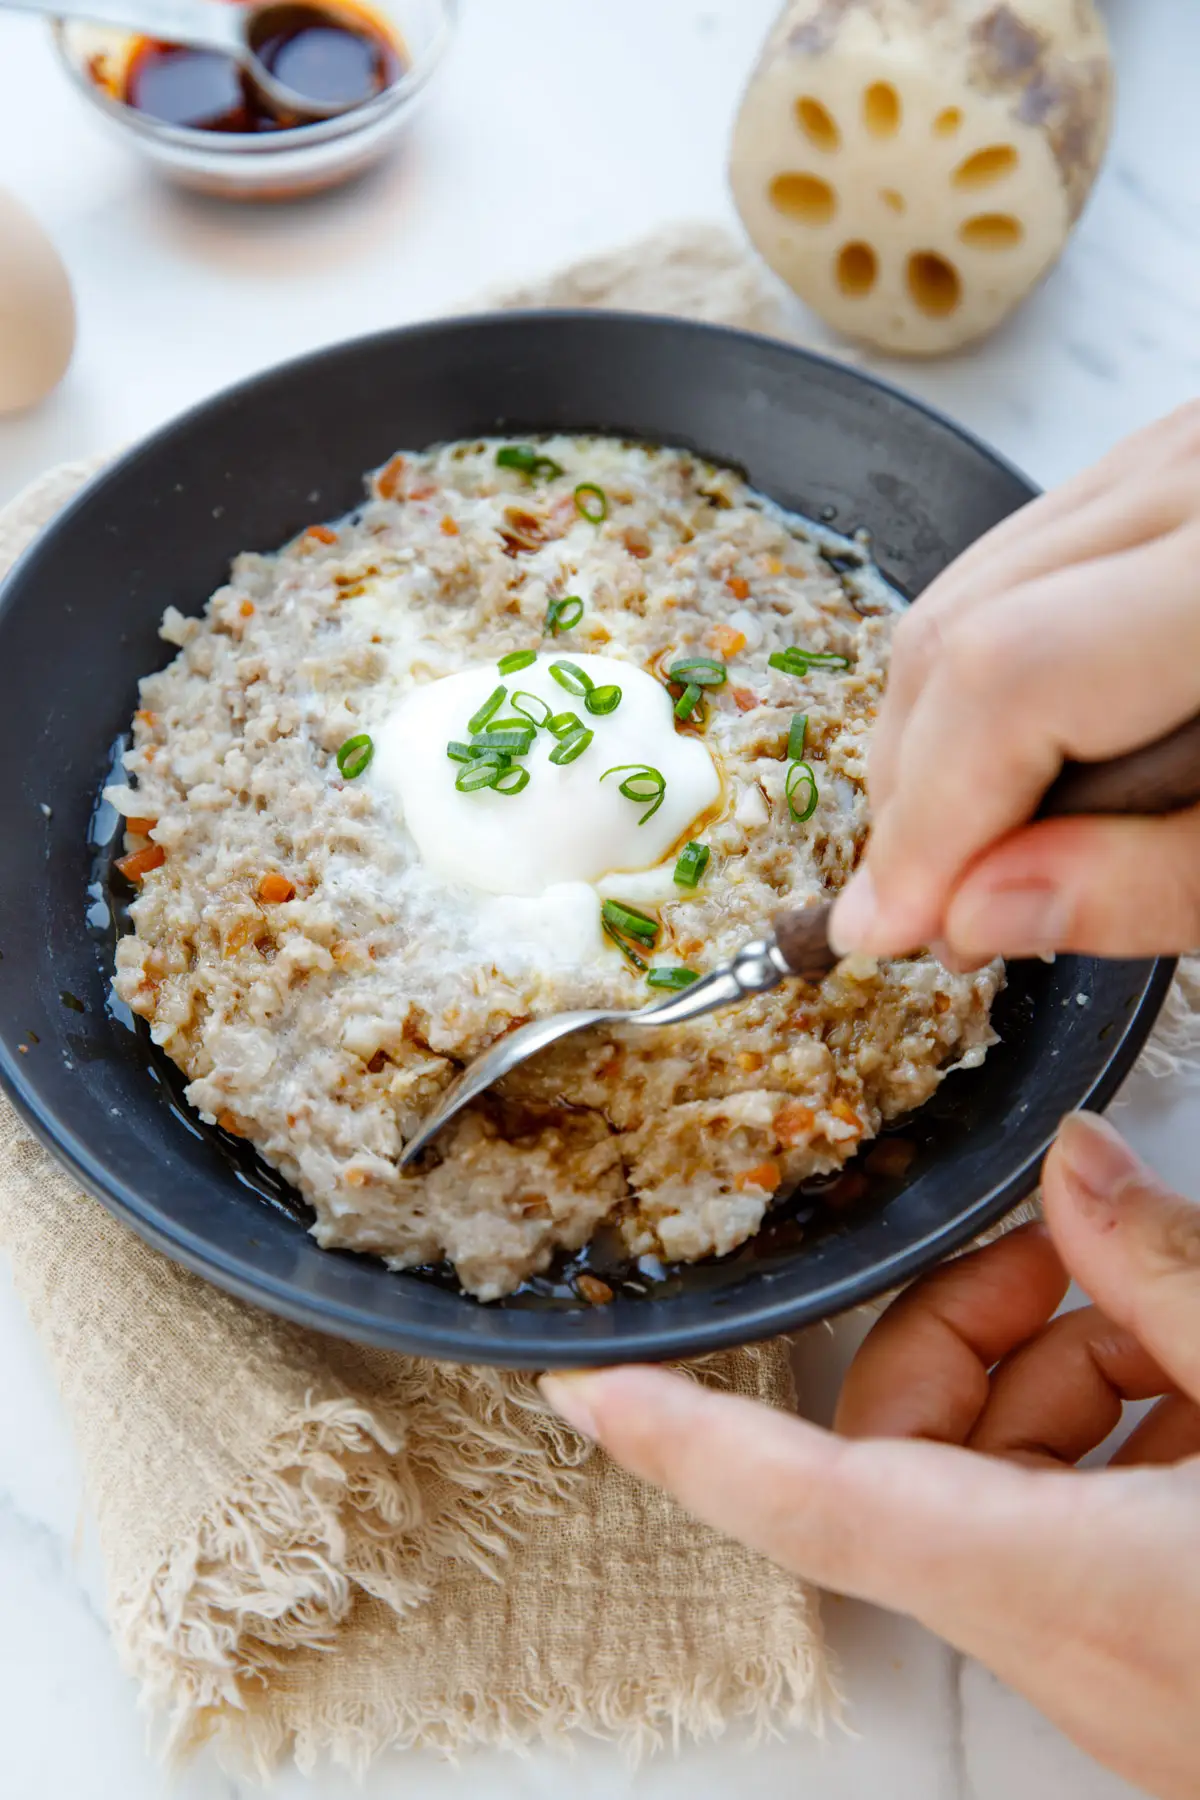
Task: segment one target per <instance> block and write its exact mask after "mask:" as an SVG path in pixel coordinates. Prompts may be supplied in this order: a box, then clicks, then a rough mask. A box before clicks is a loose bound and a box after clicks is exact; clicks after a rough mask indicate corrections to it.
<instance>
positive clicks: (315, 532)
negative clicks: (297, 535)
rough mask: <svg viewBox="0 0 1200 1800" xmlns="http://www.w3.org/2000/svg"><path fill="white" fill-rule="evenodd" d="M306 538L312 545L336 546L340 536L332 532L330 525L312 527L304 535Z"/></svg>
mask: <svg viewBox="0 0 1200 1800" xmlns="http://www.w3.org/2000/svg"><path fill="white" fill-rule="evenodd" d="M304 538H305V539H306V540H307V542H309V543H310V544H336V543H337V541H338V534H337V532H336V531H331V530H330V528H329V526H328V525H310V526H309V528H308V530H307V531H306V532H305V533H304Z"/></svg>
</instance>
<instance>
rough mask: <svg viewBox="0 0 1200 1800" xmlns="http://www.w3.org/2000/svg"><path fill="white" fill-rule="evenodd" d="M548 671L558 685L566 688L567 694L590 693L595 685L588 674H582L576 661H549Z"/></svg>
mask: <svg viewBox="0 0 1200 1800" xmlns="http://www.w3.org/2000/svg"><path fill="white" fill-rule="evenodd" d="M550 673H551V675H553V677H554V679H555V681H557V683H558V685H559V687H561V688H566V690H567V692H568V694H590V693H591V691H592V689H593V688H594V687H595V685H596V684H595V682H594V681H593V680H592V678H591V676H590V675H585V674H584V672H583V670H582V669H581V668H580V667H579V664H578V663H571V662H556V663H551V664H550Z"/></svg>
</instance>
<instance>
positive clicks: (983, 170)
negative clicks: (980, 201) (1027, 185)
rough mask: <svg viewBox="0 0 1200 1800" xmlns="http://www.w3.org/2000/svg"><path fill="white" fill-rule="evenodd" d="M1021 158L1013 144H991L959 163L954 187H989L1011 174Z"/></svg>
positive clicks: (955, 172)
mask: <svg viewBox="0 0 1200 1800" xmlns="http://www.w3.org/2000/svg"><path fill="white" fill-rule="evenodd" d="M1020 160H1021V158H1020V156H1019V154H1018V152H1017V151H1016V150H1014V148H1013V146H1012V145H1011V144H991V145H989V146H988V148H987V149H986V150H977V151H976V152H975V154H974V156H968V158H967V160H966V162H962V163H959V165H958V167H957V169H955V171H954V185H955V187H960V188H979V187H989V186H990V185H991V183H992V182H993V181H999V180H1000V179H1001V178H1002V177H1003V176H1005V175H1008V174H1011V172H1012V170H1013V169H1015V168H1016V166H1017V164H1018V163H1019V162H1020Z"/></svg>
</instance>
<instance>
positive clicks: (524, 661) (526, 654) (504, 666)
mask: <svg viewBox="0 0 1200 1800" xmlns="http://www.w3.org/2000/svg"><path fill="white" fill-rule="evenodd" d="M536 661H537V651H536V650H514V651H513V652H512V654H511V655H509V656H502V657H501V658H500V661H499V662H498V663H497V664H496V667H497V668H498V669H499V671H500V673H501V674H502V675H515V674H516V673H517V670H518V669H527V668H528V667H529V665H530V663H535V662H536Z"/></svg>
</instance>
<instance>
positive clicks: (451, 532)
mask: <svg viewBox="0 0 1200 1800" xmlns="http://www.w3.org/2000/svg"><path fill="white" fill-rule="evenodd" d="M441 528H442V530H443V531H444V532H445V534H446V536H447V537H457V536H458V523H457V521H456V520H454V519H452V518H451V517H450V514H449V513H447V514H446V516H445V518H444V519H443V520H442V526H441Z"/></svg>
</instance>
